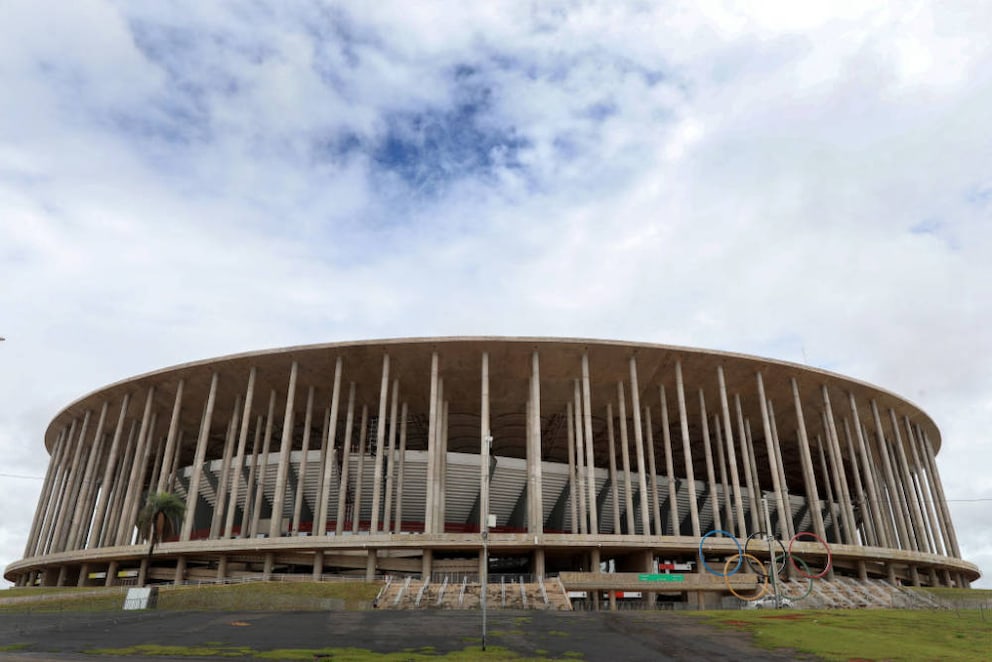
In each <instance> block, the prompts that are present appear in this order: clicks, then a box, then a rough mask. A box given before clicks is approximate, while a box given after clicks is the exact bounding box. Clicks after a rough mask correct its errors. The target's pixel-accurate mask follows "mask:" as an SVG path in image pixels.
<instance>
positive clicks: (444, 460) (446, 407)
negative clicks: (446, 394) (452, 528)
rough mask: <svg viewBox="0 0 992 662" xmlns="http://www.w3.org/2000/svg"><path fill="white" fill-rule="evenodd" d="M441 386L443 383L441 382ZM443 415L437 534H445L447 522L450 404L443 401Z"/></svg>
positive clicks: (439, 461)
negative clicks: (438, 526) (438, 529)
mask: <svg viewBox="0 0 992 662" xmlns="http://www.w3.org/2000/svg"><path fill="white" fill-rule="evenodd" d="M442 385H443V382H442ZM441 411H442V412H443V415H442V417H441V446H440V450H441V452H440V453H439V454H438V463H439V466H438V476H440V489H439V492H438V500H437V511H438V516H437V520H436V521H437V522H438V524H439V525H440V527H441V530H440V531H438V533H444V532H445V525H446V524H447V522H448V420H449V416H448V414H449V411H450V402H449V401H448V400H444V404H443V406H442V410H441Z"/></svg>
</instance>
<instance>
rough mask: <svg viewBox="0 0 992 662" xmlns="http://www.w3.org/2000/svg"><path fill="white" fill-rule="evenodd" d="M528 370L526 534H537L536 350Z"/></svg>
mask: <svg viewBox="0 0 992 662" xmlns="http://www.w3.org/2000/svg"><path fill="white" fill-rule="evenodd" d="M530 369H531V374H530V402H531V406H530V415H531V421H532V424H531V429H532V430H533V434H532V436H531V440H532V441H531V447H530V449H528V453H527V478H528V485H527V487H528V490H527V505H528V510H529V512H530V517H528V518H527V519H528V521H527V533H530V534H534V533H538V534H539V533H543V532H544V504H543V498H542V497H543V494H542V490H543V482H542V478H541V370H540V362H539V359H538V355H537V350H535V351H534V352H533V353H532V354H531V362H530ZM538 551H540V550H538ZM542 560H543V552H542ZM542 572H543V569H542ZM538 574H541V573H538Z"/></svg>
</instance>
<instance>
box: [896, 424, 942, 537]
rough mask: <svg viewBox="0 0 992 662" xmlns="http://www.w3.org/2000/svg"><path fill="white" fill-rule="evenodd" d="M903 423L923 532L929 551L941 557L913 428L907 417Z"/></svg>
mask: <svg viewBox="0 0 992 662" xmlns="http://www.w3.org/2000/svg"><path fill="white" fill-rule="evenodd" d="M903 423H904V424H905V426H906V439H907V440H908V442H909V443H908V446H909V450H910V452H911V454H912V460H913V466H914V467H915V468H916V470H915V471H912V474H913V481H914V483H915V484H916V493H917V498H918V499H919V500H920V504H921V506H922V508H923V514H924V515H925V520H924V523H925V524H926V531H925V532H926V535H927V541H928V543H929V546H930V551H931V552H933V553H934V554H941V555H943V554H946V551H945V550H944V549H942V548H941V544H940V543H941V541H940V535H939V531H940V526H939V524H938V522H937V518H936V516H935V515H934V509H933V501H932V500H931V495H930V494H929V492H927V486H926V484H925V479H924V477H923V464H922V462H921V460H920V454H919V452H918V451H917V444H916V435H915V434H914V432H913V426H912V424H910V422H909V417H908V416H904V417H903Z"/></svg>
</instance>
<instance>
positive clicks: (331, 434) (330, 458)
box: [314, 356, 342, 572]
mask: <svg viewBox="0 0 992 662" xmlns="http://www.w3.org/2000/svg"><path fill="white" fill-rule="evenodd" d="M341 364H342V362H341V357H340V356H339V357H338V360H337V361H336V362H335V364H334V385H333V386H332V387H331V407H330V409H329V411H328V413H327V417H326V421H327V422H326V423H325V425H324V443H323V445H322V447H321V449H320V488H319V489H318V490H317V494H318V498H319V500H320V504H319V505H318V506H317V521H316V522H315V523H314V535H317V536H323V535H327V514H328V499H329V498H330V493H331V478H332V476H333V474H334V466H335V464H336V463H337V455H336V453H335V449H334V445H335V442H336V438H337V432H338V403H339V400H340V397H339V396H340V394H341V367H342V365H341ZM320 562H321V564H323V556H322V557H321V559H320ZM315 563H316V562H315ZM314 567H316V565H315V566H314ZM321 568H322V570H321V572H323V566H321Z"/></svg>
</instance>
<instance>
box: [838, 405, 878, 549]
mask: <svg viewBox="0 0 992 662" xmlns="http://www.w3.org/2000/svg"><path fill="white" fill-rule="evenodd" d="M844 439H845V441H846V442H847V455H848V458H849V459H850V462H851V480H850V481H849V482H851V483H853V484H854V494H855V496H856V497H857V500H858V504H859V505H860V507H861V523H862V526H863V527H864V534H863V535H864V538H865V540H864V541H863V542H861V541H857V539H856V541H857V542H858V543H859V544H868V545H877V542H876V540H877V539H876V537H875V527H874V524H873V522H872V516H871V506H870V504H869V503H868V499H867V497H866V496H865V488H864V483H863V481H862V480H861V469H860V467H859V466H858V454H857V453H855V452H854V438H853V437H852V435H851V426H850V424H849V423H848V421H847V419H846V418H845V419H844ZM855 514H856V513H855V512H852V517H853V518H854V525H855V527H857V517H854V515H855Z"/></svg>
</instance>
